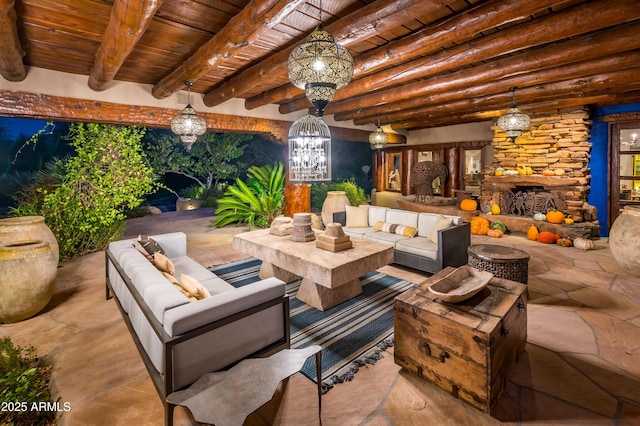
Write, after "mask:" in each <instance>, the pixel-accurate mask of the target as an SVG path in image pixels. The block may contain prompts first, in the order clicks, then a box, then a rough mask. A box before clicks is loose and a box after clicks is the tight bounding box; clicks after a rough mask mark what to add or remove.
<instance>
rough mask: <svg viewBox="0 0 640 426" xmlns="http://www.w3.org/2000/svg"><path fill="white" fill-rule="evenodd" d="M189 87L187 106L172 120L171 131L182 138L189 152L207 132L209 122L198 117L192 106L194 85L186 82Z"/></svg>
mask: <svg viewBox="0 0 640 426" xmlns="http://www.w3.org/2000/svg"><path fill="white" fill-rule="evenodd" d="M184 84H185V85H186V86H187V90H188V92H187V106H186V107H185V108H184V109H183V110H182V112H180V114H179V115H176V116H175V117H173V119H172V120H171V131H172V132H173V133H175V134H176V135H178V136H180V140H182V142H183V143H184V144H185V145H186V148H187V150H189V149H191V145H193V144H194V143H195V141H196V140H197V139H198V136H200V135H203V134H204V133H205V132H206V131H207V122H206V121H205V119H204V118H202V117H198V113H196V110H195V109H193V107H192V106H191V86H193V83H192V82H190V81H186V82H185V83H184Z"/></svg>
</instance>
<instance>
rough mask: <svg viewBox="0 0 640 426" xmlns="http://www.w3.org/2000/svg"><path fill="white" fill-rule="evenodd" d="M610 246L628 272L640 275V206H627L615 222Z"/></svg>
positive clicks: (616, 258) (617, 259)
mask: <svg viewBox="0 0 640 426" xmlns="http://www.w3.org/2000/svg"><path fill="white" fill-rule="evenodd" d="M609 247H610V248H611V254H613V258H614V259H615V260H616V261H617V262H618V263H619V264H620V265H621V266H622V267H623V268H624V269H625V270H626V271H627V272H629V273H630V274H632V275H635V276H638V277H640V207H638V206H626V207H625V208H624V211H623V212H622V214H621V215H620V216H618V218H617V219H616V220H615V222H613V225H611V229H610V231H609Z"/></svg>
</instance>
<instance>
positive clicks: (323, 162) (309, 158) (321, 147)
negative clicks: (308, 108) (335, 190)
mask: <svg viewBox="0 0 640 426" xmlns="http://www.w3.org/2000/svg"><path fill="white" fill-rule="evenodd" d="M289 181H290V182H292V183H318V182H329V181H331V132H330V131H329V126H327V124H326V123H325V122H324V121H323V120H322V118H320V117H315V116H313V115H311V114H307V115H305V116H304V117H301V118H299V119H297V120H296V121H295V122H294V123H293V125H292V126H291V128H290V129H289Z"/></svg>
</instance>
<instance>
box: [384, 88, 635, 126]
mask: <svg viewBox="0 0 640 426" xmlns="http://www.w3.org/2000/svg"><path fill="white" fill-rule="evenodd" d="M638 99H639V98H638V96H634V97H633V98H628V102H635V101H637V100H638ZM621 100H622V99H621V97H620V96H618V95H611V94H605V95H599V96H593V97H584V98H582V97H576V98H568V99H567V98H565V99H560V100H552V101H547V102H540V103H538V104H531V105H528V106H527V111H528V112H529V113H531V114H532V115H534V114H538V115H540V114H544V113H550V112H555V111H557V110H561V109H566V108H573V107H577V106H586V105H593V104H606V105H615V104H619V103H620V102H621ZM502 114H504V110H491V111H483V112H470V113H464V114H451V115H450V116H443V117H439V118H437V119H433V120H426V121H406V122H402V123H395V124H393V125H392V126H391V127H392V128H393V129H394V130H418V129H427V128H433V127H440V126H445V125H450V124H451V123H452V122H455V123H456V124H464V123H477V122H482V121H492V120H495V119H497V118H498V117H500V116H501V115H502Z"/></svg>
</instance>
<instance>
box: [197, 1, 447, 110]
mask: <svg viewBox="0 0 640 426" xmlns="http://www.w3.org/2000/svg"><path fill="white" fill-rule="evenodd" d="M447 3H450V1H447V0H377V1H376V2H374V3H371V4H369V5H367V6H365V7H363V8H362V9H359V10H357V11H355V12H353V13H351V14H349V15H348V16H346V17H344V18H342V19H340V20H338V21H336V22H334V23H332V24H330V25H327V26H326V27H325V29H326V30H327V31H329V32H330V33H331V35H333V37H334V39H335V41H336V42H337V43H340V44H341V45H342V46H345V47H347V46H349V44H352V43H355V42H357V41H360V40H365V39H367V38H369V37H372V36H374V35H376V34H377V33H379V32H380V31H383V30H385V29H390V28H393V27H397V26H399V25H402V24H404V23H405V22H407V21H409V20H412V19H415V17H416V16H418V15H419V13H418V12H419V11H424V10H428V9H429V8H430V7H434V6H438V5H442V4H447ZM302 43H304V41H301V42H300V43H298V44H296V45H294V46H290V47H289V48H287V49H284V50H281V51H280V52H278V53H275V54H273V55H271V56H269V57H268V58H267V59H265V60H264V61H262V62H260V63H258V64H256V65H254V66H252V67H250V68H248V69H247V70H245V71H242V72H240V73H239V74H237V75H236V76H234V77H232V78H231V79H229V80H228V81H227V82H225V83H223V84H221V85H220V86H218V87H216V88H215V89H214V90H212V91H211V92H209V93H207V94H206V95H205V96H204V103H205V105H207V106H215V105H219V104H221V103H222V102H224V101H226V100H228V99H231V98H232V97H241V96H242V94H243V93H245V92H247V91H249V90H251V89H252V88H253V87H255V86H256V85H257V84H258V83H260V82H261V81H262V80H263V79H265V78H269V79H273V80H277V79H280V80H283V81H284V80H286V78H287V67H286V64H287V59H288V57H289V54H290V53H291V51H292V50H293V49H294V48H295V47H296V46H297V45H300V44H302ZM307 106H308V105H307Z"/></svg>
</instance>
